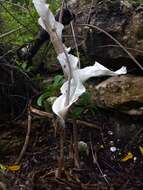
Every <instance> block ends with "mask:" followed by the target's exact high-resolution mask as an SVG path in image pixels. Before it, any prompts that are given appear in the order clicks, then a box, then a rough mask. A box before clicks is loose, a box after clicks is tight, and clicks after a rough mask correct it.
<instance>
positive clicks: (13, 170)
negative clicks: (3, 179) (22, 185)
mask: <svg viewBox="0 0 143 190" xmlns="http://www.w3.org/2000/svg"><path fill="white" fill-rule="evenodd" d="M6 168H7V170H9V171H12V172H15V171H19V170H20V168H21V166H20V165H11V166H6Z"/></svg>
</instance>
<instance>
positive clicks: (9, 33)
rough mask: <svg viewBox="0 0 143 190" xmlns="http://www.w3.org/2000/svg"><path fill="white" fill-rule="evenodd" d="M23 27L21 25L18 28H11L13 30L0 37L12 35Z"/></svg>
mask: <svg viewBox="0 0 143 190" xmlns="http://www.w3.org/2000/svg"><path fill="white" fill-rule="evenodd" d="M21 29H22V27H19V28H16V29H13V30H11V31H9V32H6V33H4V34H2V35H0V39H1V38H5V37H7V36H9V35H11V34H13V33H15V32H17V31H19V30H21Z"/></svg>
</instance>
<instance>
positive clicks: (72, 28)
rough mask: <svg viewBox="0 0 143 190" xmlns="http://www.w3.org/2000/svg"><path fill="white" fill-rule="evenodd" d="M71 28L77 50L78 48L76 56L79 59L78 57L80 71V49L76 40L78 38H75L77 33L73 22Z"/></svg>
mask: <svg viewBox="0 0 143 190" xmlns="http://www.w3.org/2000/svg"><path fill="white" fill-rule="evenodd" d="M70 27H71V31H72V36H73V40H74V44H75V48H76V54H77V57H78V63H79V64H78V66H79V69H80V65H81V64H80V56H79V49H78V45H77V40H76V36H75V32H74V27H73V21H71V23H70Z"/></svg>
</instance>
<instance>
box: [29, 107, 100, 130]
mask: <svg viewBox="0 0 143 190" xmlns="http://www.w3.org/2000/svg"><path fill="white" fill-rule="evenodd" d="M30 111H31V113H33V114H36V115H39V116H41V117H48V118H49V119H53V118H54V114H52V113H48V112H45V111H41V110H38V109H36V108H34V107H32V106H30ZM67 122H69V123H71V124H73V120H72V119H67ZM76 123H77V124H78V125H81V126H86V127H89V128H94V129H97V130H101V128H100V127H98V126H96V125H95V124H93V123H89V122H86V121H82V120H76Z"/></svg>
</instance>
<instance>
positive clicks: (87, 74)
mask: <svg viewBox="0 0 143 190" xmlns="http://www.w3.org/2000/svg"><path fill="white" fill-rule="evenodd" d="M68 57H69V61H70V64H71V68H72V79H71V85H70V93H69V94H70V95H69V104H68V105H66V96H67V90H68V81H66V82H65V83H64V84H63V85H62V87H61V96H59V97H58V98H57V99H56V100H55V102H54V104H53V106H52V109H53V112H54V113H55V114H56V115H58V116H59V117H60V119H61V121H62V122H64V119H65V116H66V113H67V111H68V109H69V107H70V106H71V105H72V104H73V103H74V102H76V101H77V100H78V98H79V97H80V96H81V95H82V94H83V93H84V92H85V91H86V89H85V87H84V85H83V83H84V82H85V81H86V80H88V79H89V78H91V77H98V76H116V75H121V74H126V73H127V71H126V67H122V68H121V69H119V70H117V71H115V72H113V71H111V70H109V69H107V68H106V67H104V66H103V65H101V64H99V63H97V62H95V64H94V65H93V66H88V67H85V68H83V69H79V68H78V58H77V57H75V56H74V55H71V54H68ZM57 58H58V60H59V62H60V64H61V66H62V68H63V70H64V72H65V73H66V74H67V75H69V69H68V66H67V64H66V56H65V54H64V53H62V54H59V55H58V57H57Z"/></svg>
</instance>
